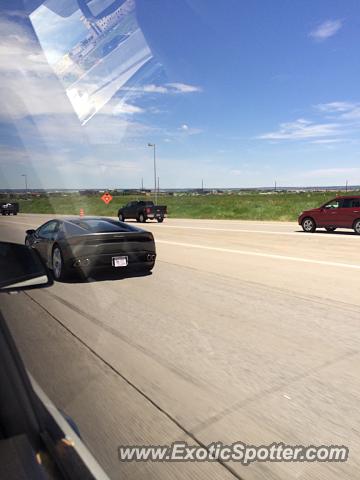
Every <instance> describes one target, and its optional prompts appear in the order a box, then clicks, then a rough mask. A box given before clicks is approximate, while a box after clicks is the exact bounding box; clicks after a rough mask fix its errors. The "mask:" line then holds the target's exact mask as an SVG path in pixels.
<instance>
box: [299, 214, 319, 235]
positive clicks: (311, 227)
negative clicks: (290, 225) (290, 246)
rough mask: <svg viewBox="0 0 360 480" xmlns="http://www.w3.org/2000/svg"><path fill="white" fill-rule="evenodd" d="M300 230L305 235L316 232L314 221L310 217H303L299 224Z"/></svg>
mask: <svg viewBox="0 0 360 480" xmlns="http://www.w3.org/2000/svg"><path fill="white" fill-rule="evenodd" d="M301 226H302V229H303V230H304V232H307V233H314V232H315V230H316V223H315V220H314V219H313V218H311V217H305V218H304V220H303V221H302V222H301Z"/></svg>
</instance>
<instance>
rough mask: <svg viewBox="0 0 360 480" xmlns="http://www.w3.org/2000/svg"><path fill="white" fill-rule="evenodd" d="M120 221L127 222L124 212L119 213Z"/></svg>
mask: <svg viewBox="0 0 360 480" xmlns="http://www.w3.org/2000/svg"><path fill="white" fill-rule="evenodd" d="M119 221H120V222H125V217H124V214H123V213H119Z"/></svg>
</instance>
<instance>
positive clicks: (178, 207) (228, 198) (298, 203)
mask: <svg viewBox="0 0 360 480" xmlns="http://www.w3.org/2000/svg"><path fill="white" fill-rule="evenodd" d="M352 194H355V192H352ZM357 194H359V193H357ZM333 197H335V193H334V192H328V193H317V192H315V193H277V194H275V193H274V194H270V195H260V194H259V193H249V194H241V195H237V194H231V195H206V196H191V195H184V196H160V197H159V202H158V203H159V204H161V205H167V206H168V213H169V217H173V218H214V219H242V220H280V221H294V220H296V219H297V217H298V214H299V213H300V212H301V211H302V210H307V209H309V208H314V207H317V206H320V205H321V204H323V203H325V202H326V201H327V200H330V199H331V198H333ZM140 198H143V197H140V196H138V197H135V196H129V195H126V196H122V195H120V196H114V198H113V200H112V202H111V203H110V204H109V205H105V204H104V203H103V202H102V200H101V199H100V198H99V197H94V196H80V195H78V194H73V195H68V196H61V195H58V196H49V197H42V198H34V199H31V200H20V211H21V212H23V213H49V214H50V213H54V214H71V215H78V214H79V210H80V208H83V209H84V212H85V215H103V216H116V215H117V211H118V209H119V207H121V206H122V205H124V204H126V203H128V202H130V201H131V200H134V199H135V200H136V199H140Z"/></svg>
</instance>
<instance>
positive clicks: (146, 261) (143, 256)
mask: <svg viewBox="0 0 360 480" xmlns="http://www.w3.org/2000/svg"><path fill="white" fill-rule="evenodd" d="M114 257H127V259H128V264H127V266H126V267H114V266H113V258H114ZM155 260H156V253H155V252H151V251H140V252H126V253H125V252H119V253H110V254H109V253H103V254H100V255H83V256H79V257H76V258H73V259H71V260H70V261H69V262H68V266H69V267H70V268H72V269H74V270H76V269H79V270H81V269H84V268H86V269H87V270H93V269H112V270H119V271H121V270H125V269H131V268H139V267H141V268H146V269H151V268H153V266H154V264H155Z"/></svg>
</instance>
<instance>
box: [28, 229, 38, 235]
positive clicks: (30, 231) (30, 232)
mask: <svg viewBox="0 0 360 480" xmlns="http://www.w3.org/2000/svg"><path fill="white" fill-rule="evenodd" d="M35 232H36V230H31V229H30V230H26V232H25V233H26V235H34V233H35Z"/></svg>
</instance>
